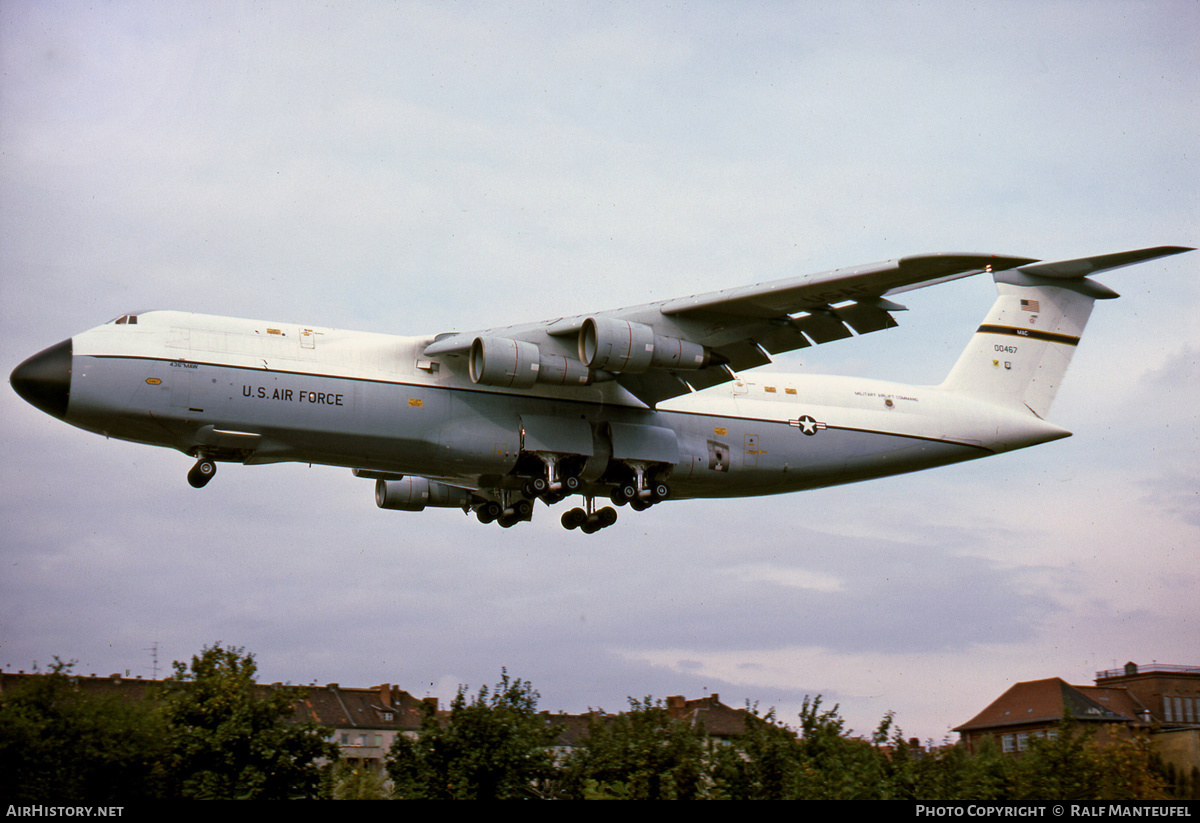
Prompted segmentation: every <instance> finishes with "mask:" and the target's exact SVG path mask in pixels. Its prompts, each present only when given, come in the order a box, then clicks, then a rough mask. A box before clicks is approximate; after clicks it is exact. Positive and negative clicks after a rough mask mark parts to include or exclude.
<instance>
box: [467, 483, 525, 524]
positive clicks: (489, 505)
mask: <svg viewBox="0 0 1200 823" xmlns="http://www.w3.org/2000/svg"><path fill="white" fill-rule="evenodd" d="M501 501H503V502H501ZM475 516H476V517H477V518H478V519H479V522H480V523H499V524H500V525H501V527H503V528H505V529H511V528H512V527H513V526H515V525H517V524H518V523H520V522H521V521H523V520H532V519H533V501H532V500H527V499H526V498H524V497H514V496H512V495H511V494H510V493H509V492H507V491H506V490H502V491H501V500H485V501H484V502H483V503H480V504H479V506H477V507H476V509H475Z"/></svg>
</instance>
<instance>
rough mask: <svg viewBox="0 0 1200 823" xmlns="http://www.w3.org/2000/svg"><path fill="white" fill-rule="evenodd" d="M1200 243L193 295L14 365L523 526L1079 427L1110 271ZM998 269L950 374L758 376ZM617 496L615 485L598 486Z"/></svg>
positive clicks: (68, 394) (126, 406) (809, 482)
mask: <svg viewBox="0 0 1200 823" xmlns="http://www.w3.org/2000/svg"><path fill="white" fill-rule="evenodd" d="M1184 251H1190V249H1186V248H1180V247H1158V248H1151V249H1143V250H1139V251H1129V252H1122V253H1118V254H1107V255H1102V256H1099V257H1088V258H1083V259H1079V260H1067V261H1062V262H1057V263H1044V262H1038V261H1036V260H1031V259H1027V258H1022V257H1004V256H996V255H980V254H942V255H924V256H916V257H905V258H901V259H899V260H892V261H888V262H884V263H878V264H874V265H868V266H860V267H856V268H847V269H838V270H835V271H831V272H825V273H822V274H815V275H809V276H804V277H796V278H789V279H785V280H780V281H776V282H771V283H762V284H759V285H754V286H747V287H745V288H738V289H729V290H726V291H719V292H713V293H710V294H700V295H695V296H692V297H684V298H680V299H677V300H666V301H663V302H659V303H651V304H648V305H644V306H636V307H634V308H628V309H618V310H615V311H603V312H597V313H595V314H589V315H583V316H579V317H566V318H560V319H556V320H550V321H546V322H544V323H534V324H529V325H521V326H511V327H505V328H494V329H487V330H483V331H475V332H465V333H447V334H438V335H427V336H418V337H397V336H393V335H385V334H367V333H359V332H348V331H340V330H337V329H328V328H318V327H315V326H314V327H308V326H297V325H290V324H286V323H265V322H259V321H255V320H238V319H233V318H228V317H210V316H204V315H198V314H188V313H183V312H175V311H153V312H146V313H143V314H137V315H132V314H130V315H125V316H122V317H119V318H117V319H116V320H113V321H111V322H109V323H106V324H104V325H102V326H98V327H96V328H94V329H91V330H90V331H86V332H83V333H82V334H79V335H76V336H75V337H72V338H71V339H69V340H64V341H63V342H61V343H59V344H57V345H55V346H52V347H50V348H48V349H46V350H45V351H43V352H41V353H40V354H36V355H34V356H33V357H31V358H29V359H28V360H26V361H25V362H24V363H22V364H21V365H20V366H18V367H17V368H16V370H14V371H13V373H12V377H11V382H12V386H13V388H14V389H15V390H16V391H17V393H18V394H20V395H21V397H23V398H24V399H25V400H27V401H29V402H30V403H32V404H33V405H34V406H37V407H38V408H39V409H41V410H42V411H45V412H47V413H48V414H51V415H53V416H55V417H57V418H59V419H61V420H65V421H66V422H67V423H70V424H72V425H74V426H78V427H79V428H82V429H86V430H88V431H92V432H96V433H99V434H104V435H105V436H108V437H116V438H121V439H124V440H132V441H135V442H139V443H149V444H152V445H156V446H167V447H170V448H173V449H178V450H179V451H182V452H184V453H186V454H188V455H191V456H193V457H194V458H196V463H195V466H194V467H193V468H192V470H191V471H190V473H189V474H188V480H189V481H190V482H191V484H192V485H193V486H195V487H197V488H199V487H202V486H204V485H205V484H207V483H208V482H209V481H210V480H212V478H213V474H214V472H215V471H216V465H217V463H218V462H235V463H245V464H247V465H250V464H255V463H275V462H280V461H297V462H303V463H320V464H327V465H332V466H343V467H347V468H351V469H353V470H354V474H356V475H357V476H359V477H364V478H369V479H372V480H374V481H375V502H376V503H377V504H378V505H379V506H380V507H382V508H385V509H400V510H404V511H421V510H422V509H424V508H426V507H429V506H435V507H454V508H461V509H462V510H463V511H465V512H474V513H475V514H476V516H477V517H478V518H479V520H480V521H482V522H484V523H489V522H493V521H495V522H499V523H500V525H501V526H505V527H509V526H513V525H515V524H516V523H519V522H520V521H523V520H529V519H531V518H532V516H533V513H534V509H535V503H536V502H537V501H539V500H540V501H542V502H544V503H546V504H548V505H553V504H555V503H558V502H560V501H562V500H564V499H566V498H567V497H570V496H572V495H579V496H580V497H582V500H583V504H582V505H581V506H578V507H575V508H570V509H568V510H567V511H566V513H565V514H563V515H562V524H563V525H564V526H565V527H566V528H568V529H575V528H579V529H581V530H582V531H584V532H587V533H589V534H590V533H592V532H595V531H597V530H599V529H602V528H604V527H606V526H610V525H612V524H613V523H614V522H616V519H617V512H616V509H615V508H613V506H610V505H606V502H607V501H611V502H612V503H613V504H615V505H617V506H624V505H629V506H630V507H631V508H633V509H634V510H637V511H640V510H643V509H646V508H647V507H649V506H652V505H655V504H657V503H660V502H662V501H664V500H678V499H687V498H705V497H749V496H755V495H766V494H779V493H782V492H793V491H799V490H802V489H812V488H817V487H821V486H830V485H835V484H839V483H850V482H854V481H858V480H866V479H869V478H874V477H882V476H885V475H891V474H898V473H902V472H911V471H915V470H918V469H927V468H930V467H933V466H941V465H945V464H948V463H957V462H960V461H964V460H971V459H974V458H977V457H986V456H988V455H992V454H996V453H999V452H1004V451H1009V450H1012V449H1019V448H1024V447H1026V446H1032V445H1035V444H1037V443H1045V442H1047V441H1050V440H1056V439H1058V438H1060V437H1066V436H1068V435H1069V434H1070V433H1069V432H1068V431H1066V430H1065V429H1062V428H1060V427H1058V426H1056V425H1054V424H1052V423H1050V422H1048V421H1047V420H1046V416H1047V413H1048V412H1049V410H1050V404H1051V402H1052V401H1053V399H1054V395H1055V392H1056V391H1057V390H1058V388H1059V385H1060V384H1061V382H1062V379H1063V375H1064V374H1065V372H1066V369H1067V365H1068V363H1069V362H1070V359H1071V355H1072V354H1073V353H1074V352H1075V347H1076V345H1077V344H1078V343H1079V338H1080V335H1081V334H1082V332H1083V328H1084V324H1085V323H1086V322H1087V319H1088V316H1089V314H1090V313H1091V309H1092V303H1093V302H1094V301H1095V300H1097V299H1104V298H1111V297H1116V296H1117V295H1116V293H1115V292H1113V291H1111V290H1110V289H1108V288H1107V287H1105V286H1103V285H1101V284H1100V283H1098V282H1096V281H1094V280H1092V279H1090V275H1092V274H1095V273H1097V272H1102V271H1106V270H1108V269H1116V268H1120V267H1122V266H1128V265H1131V264H1134V263H1139V262H1142V261H1146V260H1152V259H1154V258H1158V257H1164V256H1166V255H1172V254H1178V253H1180V252H1184ZM979 273H989V274H990V275H991V276H992V278H993V279H994V280H995V283H996V288H997V290H998V291H999V297H998V298H997V300H996V302H995V304H994V305H993V306H992V309H991V311H990V312H988V314H987V316H986V318H985V319H984V321H983V323H982V325H980V326H979V328H978V330H977V331H976V332H975V333H974V335H973V336H972V338H971V339H970V341H969V342H968V344H967V347H966V349H965V350H964V351H963V353H962V354H961V356H960V357H959V358H958V362H957V363H956V364H955V365H954V367H953V368H952V369H951V371H950V374H949V376H947V377H946V379H945V381H944V382H943V383H942V384H941V385H939V386H906V385H901V384H898V383H891V382H885V381H880V380H867V379H859V378H848V377H824V376H815V375H807V374H800V375H786V374H777V373H770V374H769V375H763V376H754V375H747V371H748V370H750V369H753V368H755V367H756V366H762V365H764V364H766V363H769V362H771V355H775V354H779V353H782V352H789V351H793V350H795V349H801V348H804V347H807V346H812V345H816V344H821V343H826V342H829V341H831V340H838V339H842V338H847V337H852V336H853V335H854V334H867V333H869V332H876V331H881V330H883V329H888V328H891V327H893V326H895V325H896V322H895V320H894V319H893V317H892V314H893V313H894V312H896V311H899V310H901V309H903V308H904V307H903V306H901V305H898V304H897V303H895V302H893V301H892V298H893V297H895V296H896V295H898V294H900V293H901V292H905V291H908V290H910V289H916V288H921V287H923V286H929V285H933V284H936V283H941V282H944V281H947V280H952V279H956V278H960V277H967V276H969V275H973V274H979ZM597 501H599V504H598V503H597Z"/></svg>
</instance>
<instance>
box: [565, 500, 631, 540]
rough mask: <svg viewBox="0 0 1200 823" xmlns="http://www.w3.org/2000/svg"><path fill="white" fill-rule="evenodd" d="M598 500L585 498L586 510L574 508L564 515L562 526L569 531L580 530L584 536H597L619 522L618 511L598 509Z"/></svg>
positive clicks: (609, 508)
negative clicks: (602, 530)
mask: <svg viewBox="0 0 1200 823" xmlns="http://www.w3.org/2000/svg"><path fill="white" fill-rule="evenodd" d="M595 501H596V499H595V498H594V497H585V498H584V505H585V506H586V507H587V508H586V509H581V508H578V507H576V508H574V509H570V510H568V511H566V512H564V513H563V516H562V521H561V522H562V525H563V528H564V529H566V530H567V531H571V530H573V529H579V530H580V531H581V532H583V533H584V534H595V533H596V532H598V531H600V530H601V529H606V528H608V527H609V526H611V525H612V524H613V523H616V522H617V510H616V509H614V508H613V507H612V506H605V507H604V508H602V509H600V510H598V511H597V510H595V509H596V502H595Z"/></svg>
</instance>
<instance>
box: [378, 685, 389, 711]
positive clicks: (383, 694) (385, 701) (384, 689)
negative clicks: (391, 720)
mask: <svg viewBox="0 0 1200 823" xmlns="http://www.w3.org/2000/svg"><path fill="white" fill-rule="evenodd" d="M379 702H380V704H381V705H382V706H383V707H384V708H385V709H390V708H391V707H392V684H391V683H384V684H382V685H380V687H379Z"/></svg>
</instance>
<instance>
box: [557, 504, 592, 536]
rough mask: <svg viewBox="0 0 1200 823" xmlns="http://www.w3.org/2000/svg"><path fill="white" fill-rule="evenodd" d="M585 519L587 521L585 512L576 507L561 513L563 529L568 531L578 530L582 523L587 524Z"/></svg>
mask: <svg viewBox="0 0 1200 823" xmlns="http://www.w3.org/2000/svg"><path fill="white" fill-rule="evenodd" d="M587 519H588V516H587V512H585V511H584V510H583V509H581V508H578V507H576V508H574V509H570V510H568V511H565V512H563V516H562V521H561V522H562V526H563V528H564V529H567V530H568V531H570V530H571V529H578V528H579V527H580V526H582V525H583V524H584V523H586V522H587Z"/></svg>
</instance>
